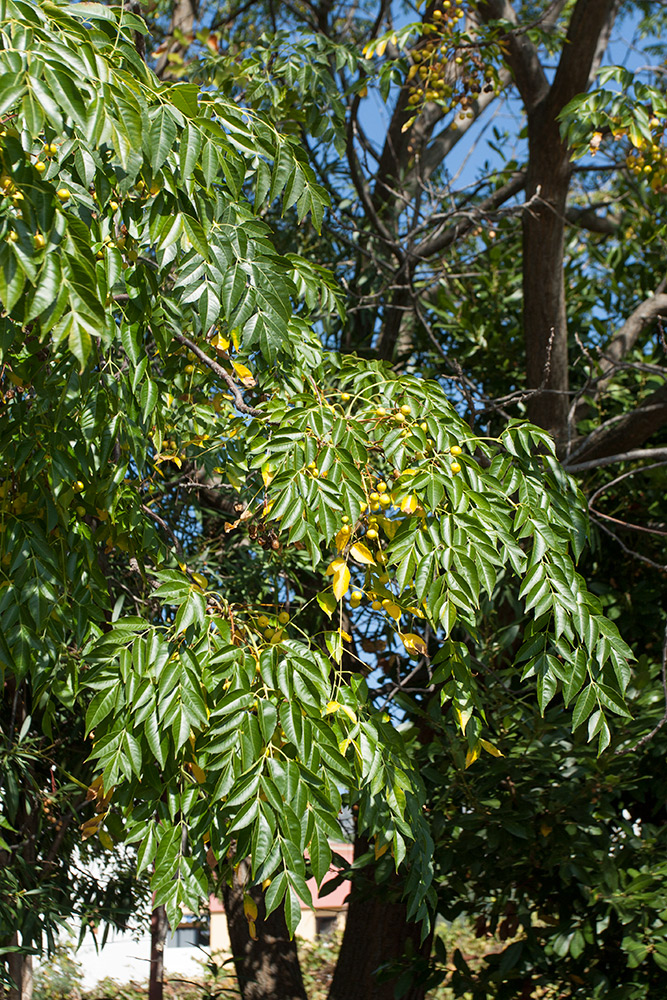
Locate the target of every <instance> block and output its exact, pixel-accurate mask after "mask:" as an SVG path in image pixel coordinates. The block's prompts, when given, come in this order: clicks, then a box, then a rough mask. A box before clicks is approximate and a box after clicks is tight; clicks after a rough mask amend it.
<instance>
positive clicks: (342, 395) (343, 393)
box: [340, 392, 350, 403]
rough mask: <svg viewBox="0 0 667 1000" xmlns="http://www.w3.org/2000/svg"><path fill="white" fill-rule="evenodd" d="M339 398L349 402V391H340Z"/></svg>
mask: <svg viewBox="0 0 667 1000" xmlns="http://www.w3.org/2000/svg"><path fill="white" fill-rule="evenodd" d="M340 398H341V400H342V402H343V403H349V401H350V394H349V392H341V394H340Z"/></svg>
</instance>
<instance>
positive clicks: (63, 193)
mask: <svg viewBox="0 0 667 1000" xmlns="http://www.w3.org/2000/svg"><path fill="white" fill-rule="evenodd" d="M56 194H57V195H58V197H59V199H60V200H61V201H69V199H70V197H71V195H70V193H69V191H68V190H67V188H58V190H57V191H56Z"/></svg>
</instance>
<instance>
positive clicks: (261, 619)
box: [257, 615, 269, 628]
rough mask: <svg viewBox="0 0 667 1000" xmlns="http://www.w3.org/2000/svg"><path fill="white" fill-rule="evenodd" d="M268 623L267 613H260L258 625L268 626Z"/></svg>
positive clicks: (261, 626)
mask: <svg viewBox="0 0 667 1000" xmlns="http://www.w3.org/2000/svg"><path fill="white" fill-rule="evenodd" d="M268 624H269V619H268V618H267V617H266V615H260V616H259V618H258V619H257V625H258V626H259V628H266V626H267V625H268Z"/></svg>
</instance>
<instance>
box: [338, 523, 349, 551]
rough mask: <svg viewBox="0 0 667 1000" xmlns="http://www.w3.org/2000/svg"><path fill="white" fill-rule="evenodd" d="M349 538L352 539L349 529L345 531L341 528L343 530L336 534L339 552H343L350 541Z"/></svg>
mask: <svg viewBox="0 0 667 1000" xmlns="http://www.w3.org/2000/svg"><path fill="white" fill-rule="evenodd" d="M349 540H350V532H349V531H343V530H342V528H341V530H340V531H339V532H338V534H337V535H336V539H335V541H336V551H337V552H342V551H343V549H344V548H345V546H346V545H347V543H348V542H349Z"/></svg>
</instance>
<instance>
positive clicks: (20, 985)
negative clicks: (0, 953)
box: [7, 932, 33, 1000]
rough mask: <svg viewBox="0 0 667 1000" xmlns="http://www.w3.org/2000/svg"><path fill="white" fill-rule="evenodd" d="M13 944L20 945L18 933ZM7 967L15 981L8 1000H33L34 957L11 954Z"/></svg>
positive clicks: (17, 953) (9, 991) (15, 952)
mask: <svg viewBox="0 0 667 1000" xmlns="http://www.w3.org/2000/svg"><path fill="white" fill-rule="evenodd" d="M11 943H12V945H14V946H17V945H18V943H19V939H18V932H17V933H15V934H14V937H13V939H12V942H11ZM7 965H8V971H9V975H10V976H11V978H12V979H13V981H14V986H10V987H9V990H8V993H7V998H8V1000H32V990H33V978H32V955H22V954H21V953H20V952H17V951H14V952H10V953H9V954H8V956H7Z"/></svg>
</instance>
